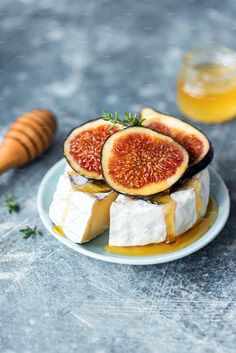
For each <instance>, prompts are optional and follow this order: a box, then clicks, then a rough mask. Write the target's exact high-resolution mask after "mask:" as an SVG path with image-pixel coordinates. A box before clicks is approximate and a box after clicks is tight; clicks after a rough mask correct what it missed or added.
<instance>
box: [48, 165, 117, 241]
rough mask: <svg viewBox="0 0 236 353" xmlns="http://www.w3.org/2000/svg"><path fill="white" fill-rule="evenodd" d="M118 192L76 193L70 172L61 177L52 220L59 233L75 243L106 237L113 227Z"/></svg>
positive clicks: (52, 211)
mask: <svg viewBox="0 0 236 353" xmlns="http://www.w3.org/2000/svg"><path fill="white" fill-rule="evenodd" d="M116 197H117V193H115V192H108V193H97V194H89V193H86V192H81V191H75V190H74V189H73V187H72V183H71V180H70V176H69V175H68V173H67V171H66V172H65V174H64V175H62V176H61V177H60V178H59V181H58V184H57V189H56V191H55V193H54V197H53V201H52V204H51V205H50V208H49V217H50V219H51V221H52V222H53V223H54V224H55V232H57V233H60V234H61V235H65V236H66V237H68V238H69V239H71V240H72V241H74V242H75V243H85V242H88V241H89V240H91V239H93V238H95V237H97V236H98V235H100V234H102V233H103V232H104V231H105V230H106V229H107V228H108V226H109V218H110V216H109V210H110V206H111V203H112V202H113V201H115V199H116Z"/></svg>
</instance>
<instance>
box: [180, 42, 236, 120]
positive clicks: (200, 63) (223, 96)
mask: <svg viewBox="0 0 236 353" xmlns="http://www.w3.org/2000/svg"><path fill="white" fill-rule="evenodd" d="M177 103H178V106H179V109H180V111H181V112H182V113H183V114H184V115H185V116H187V117H189V118H191V119H193V120H197V121H201V122H203V123H220V122H224V121H227V120H230V119H232V118H234V117H235V116H236V53H235V52H234V51H232V50H230V49H226V48H218V47H212V48H201V49H193V50H191V51H189V52H187V53H186V55H185V56H184V60H183V66H182V70H181V72H180V76H179V80H178V87H177Z"/></svg>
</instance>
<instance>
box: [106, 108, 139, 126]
mask: <svg viewBox="0 0 236 353" xmlns="http://www.w3.org/2000/svg"><path fill="white" fill-rule="evenodd" d="M102 117H103V119H104V120H105V121H110V122H111V123H112V126H111V127H110V128H109V130H111V129H113V128H114V127H115V125H116V124H120V125H123V126H126V127H130V126H142V123H143V122H144V120H145V119H141V118H140V117H138V116H137V114H132V113H124V118H120V117H119V114H118V113H117V112H115V115H114V116H113V115H112V114H111V113H109V112H107V111H105V110H104V111H103V116H102Z"/></svg>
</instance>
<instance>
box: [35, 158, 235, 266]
mask: <svg viewBox="0 0 236 353" xmlns="http://www.w3.org/2000/svg"><path fill="white" fill-rule="evenodd" d="M63 164H65V165H66V161H65V159H64V158H62V159H60V160H59V161H58V162H56V163H55V164H54V165H53V166H52V167H51V168H50V169H49V170H48V171H47V173H46V174H45V175H44V177H43V179H42V180H41V183H40V185H39V188H38V193H37V208H38V213H39V217H40V219H41V221H42V223H43V225H44V227H45V228H46V229H47V231H48V232H49V233H50V234H52V235H53V236H54V237H55V238H56V239H57V240H58V241H59V242H61V243H63V244H64V245H66V246H67V247H69V248H70V249H72V250H74V251H77V252H78V253H80V254H83V255H86V256H88V257H91V258H94V259H97V260H101V261H105V262H110V263H116V264H124V265H154V264H159V263H166V262H170V261H174V260H178V259H180V258H183V257H186V256H188V255H191V254H193V253H194V252H196V251H198V250H200V249H202V248H203V247H205V246H206V245H207V244H209V243H210V242H211V241H212V240H213V239H214V238H215V237H217V235H219V233H220V232H221V230H222V229H223V228H224V226H225V224H226V222H227V220H228V217H229V212H230V197H229V191H228V188H227V187H226V185H225V182H224V181H223V179H222V178H221V176H220V175H219V173H218V172H217V171H215V170H214V169H212V168H211V167H208V168H209V172H210V174H213V175H214V177H216V179H217V182H218V183H219V184H220V185H221V188H222V189H223V193H224V196H225V202H226V207H225V208H224V212H223V213H222V212H221V214H220V213H219V212H218V216H217V218H216V221H215V223H214V224H213V226H212V227H211V228H210V229H209V230H208V231H207V232H206V233H205V234H204V235H203V236H202V237H201V238H200V239H198V240H196V241H195V242H194V243H192V244H190V245H189V246H187V247H185V248H183V249H179V250H177V251H174V252H171V253H165V254H161V255H149V256H127V255H115V254H112V253H108V255H107V254H106V255H103V254H98V253H96V252H94V251H91V250H88V249H86V248H84V247H83V245H80V244H76V243H74V242H72V241H71V240H70V239H68V238H66V237H62V236H60V235H57V234H56V233H54V232H53V230H52V227H51V226H50V227H49V225H48V222H47V220H46V219H45V210H44V208H43V196H44V191H45V185H47V183H48V182H49V180H50V179H51V178H52V176H53V175H54V173H55V171H56V170H57V169H58V168H60V167H61V166H62V165H63ZM218 207H220V205H218ZM47 218H48V220H49V222H51V221H50V219H49V216H48V215H47ZM212 228H213V229H214V228H216V229H215V230H214V232H213V231H212Z"/></svg>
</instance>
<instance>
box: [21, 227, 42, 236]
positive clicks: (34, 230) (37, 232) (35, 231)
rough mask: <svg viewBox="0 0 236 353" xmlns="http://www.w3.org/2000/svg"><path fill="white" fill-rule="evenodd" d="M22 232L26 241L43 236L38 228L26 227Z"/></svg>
mask: <svg viewBox="0 0 236 353" xmlns="http://www.w3.org/2000/svg"><path fill="white" fill-rule="evenodd" d="M20 232H21V233H22V234H23V238H24V239H28V238H29V237H31V236H32V237H36V236H37V235H42V233H41V231H40V230H39V229H38V228H37V227H36V226H35V227H33V228H31V227H29V226H26V227H25V228H22V229H20Z"/></svg>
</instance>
